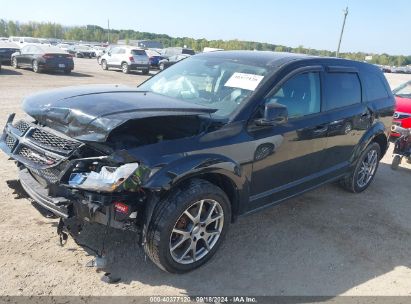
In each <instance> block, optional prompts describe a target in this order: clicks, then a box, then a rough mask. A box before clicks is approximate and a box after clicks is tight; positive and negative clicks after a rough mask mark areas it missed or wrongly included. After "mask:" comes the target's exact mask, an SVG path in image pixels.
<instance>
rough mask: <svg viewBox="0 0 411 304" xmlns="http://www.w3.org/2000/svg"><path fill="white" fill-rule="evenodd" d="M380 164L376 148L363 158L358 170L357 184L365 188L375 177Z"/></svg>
mask: <svg viewBox="0 0 411 304" xmlns="http://www.w3.org/2000/svg"><path fill="white" fill-rule="evenodd" d="M377 165H378V153H377V151H376V150H370V151H369V152H368V153H367V156H366V157H365V158H364V159H363V161H362V163H361V167H360V171H358V178H357V185H358V186H359V187H360V188H364V187H365V186H367V185H368V183H369V182H370V181H371V179H372V178H373V176H374V174H375V171H376V169H377Z"/></svg>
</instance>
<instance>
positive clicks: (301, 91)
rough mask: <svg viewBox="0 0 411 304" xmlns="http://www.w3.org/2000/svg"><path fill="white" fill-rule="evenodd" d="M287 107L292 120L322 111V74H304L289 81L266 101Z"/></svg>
mask: <svg viewBox="0 0 411 304" xmlns="http://www.w3.org/2000/svg"><path fill="white" fill-rule="evenodd" d="M268 102H277V103H279V104H282V105H284V106H286V107H287V110H288V115H289V117H290V118H293V117H300V116H304V115H309V114H314V113H318V112H320V111H321V86H320V74H319V73H317V72H312V73H304V74H300V75H297V76H294V77H293V78H291V79H290V80H287V81H286V82H285V83H284V84H283V85H282V86H281V87H280V89H279V90H278V91H277V92H276V93H275V94H274V95H272V96H271V97H269V98H268V99H267V100H266V103H268Z"/></svg>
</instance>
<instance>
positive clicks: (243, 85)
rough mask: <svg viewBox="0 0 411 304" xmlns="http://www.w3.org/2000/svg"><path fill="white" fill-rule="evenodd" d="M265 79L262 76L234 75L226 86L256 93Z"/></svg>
mask: <svg viewBox="0 0 411 304" xmlns="http://www.w3.org/2000/svg"><path fill="white" fill-rule="evenodd" d="M263 78H264V76H260V75H254V74H245V73H234V74H233V75H232V76H231V77H230V79H228V81H227V82H226V83H225V85H224V86H225V87H231V88H239V89H244V90H250V91H254V90H255V88H256V87H257V86H258V85H259V84H260V82H261V80H263Z"/></svg>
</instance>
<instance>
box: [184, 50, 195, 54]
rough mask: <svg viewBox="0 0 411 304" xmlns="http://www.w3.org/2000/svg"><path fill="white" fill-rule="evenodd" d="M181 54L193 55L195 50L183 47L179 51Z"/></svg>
mask: <svg viewBox="0 0 411 304" xmlns="http://www.w3.org/2000/svg"><path fill="white" fill-rule="evenodd" d="M181 54H188V55H195V52H194V51H193V50H190V49H183V50H182V51H181Z"/></svg>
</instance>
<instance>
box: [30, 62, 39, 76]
mask: <svg viewBox="0 0 411 304" xmlns="http://www.w3.org/2000/svg"><path fill="white" fill-rule="evenodd" d="M31 69H32V70H33V72H34V73H41V68H40V67H39V63H38V61H37V60H33V62H32V63H31Z"/></svg>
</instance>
